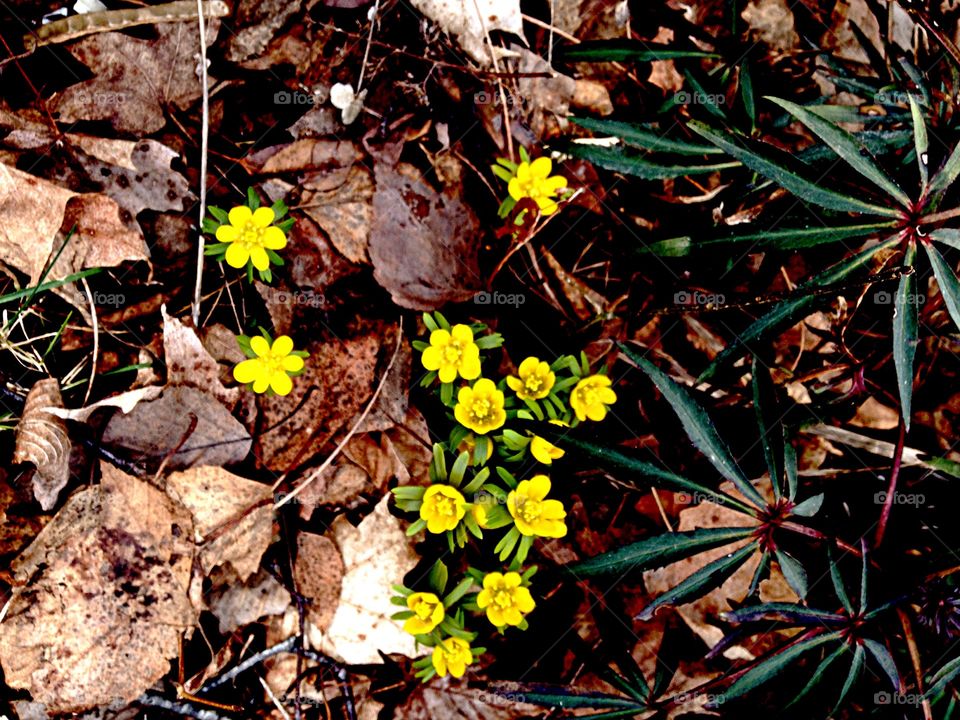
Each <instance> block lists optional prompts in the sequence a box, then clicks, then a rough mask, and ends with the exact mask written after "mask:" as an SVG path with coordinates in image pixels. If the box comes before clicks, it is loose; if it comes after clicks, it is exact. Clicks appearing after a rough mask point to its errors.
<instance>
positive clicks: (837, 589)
mask: <svg viewBox="0 0 960 720" xmlns="http://www.w3.org/2000/svg"><path fill="white" fill-rule="evenodd" d="M827 556H828V558H827V559H828V561H829V563H830V580H831V582H833V592H834V593H835V594H836V596H837V599H838V600H839V601H840V604H841V605H843V607H844V609H845V610H846V611H847V612H848V613H850V614H851V615H853V612H854V610H853V603H852V602H851V601H850V595H849V593H847V586H846V585H845V584H844V582H843V576H842V575H841V574H840V565H839V564H838V563H837V559H836V558H835V557H834V556H833V549H832V548H828V549H827Z"/></svg>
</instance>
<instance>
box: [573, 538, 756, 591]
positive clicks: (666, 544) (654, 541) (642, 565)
mask: <svg viewBox="0 0 960 720" xmlns="http://www.w3.org/2000/svg"><path fill="white" fill-rule="evenodd" d="M753 531H754V529H753V528H750V527H746V528H699V529H697V530H688V531H685V532H674V533H664V534H663V535H657V536H655V537H651V538H647V539H646V540H641V541H639V542H635V543H631V544H630V545H624V546H623V547H619V548H617V549H616V550H611V551H609V552H605V553H603V554H602V555H597V556H595V557H592V558H588V559H586V560H581V561H579V562H575V563H572V564H570V565H565V566H564V567H563V569H564V571H565V572H568V573H570V574H572V575H575V576H577V577H578V578H580V577H594V576H596V575H618V576H620V575H623V574H625V573H627V572H637V571H641V570H652V569H654V568H659V567H663V566H665V565H669V564H670V563H673V562H676V561H677V560H683V559H684V558H688V557H691V556H693V555H697V554H699V553H702V552H705V551H707V550H712V549H713V548H717V547H722V546H723V545H728V544H730V543H733V542H736V541H737V540H744V539H746V538H748V537H750V535H751V534H752V533H753Z"/></svg>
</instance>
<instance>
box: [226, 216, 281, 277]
mask: <svg viewBox="0 0 960 720" xmlns="http://www.w3.org/2000/svg"><path fill="white" fill-rule="evenodd" d="M227 217H228V219H229V222H228V223H226V224H224V225H221V226H220V227H219V228H217V233H216V235H217V240H219V241H220V242H222V243H229V244H230V247H229V248H227V253H226V261H227V264H228V265H229V266H230V267H235V268H242V267H244V266H246V264H247V261H249V262H251V263H253V266H254V267H255V268H256V269H257V270H266V269H267V268H268V267H270V256H269V255H268V254H267V250H280V249H281V248H283V247H285V246H286V244H287V236H286V235H285V234H284V232H283V230H281V229H280V228H278V227H277V226H276V225H274V224H273V221H274V220H275V219H276V213H274V211H273V210H272V209H271V208H268V207H261V208H257V209H256V210H251V209H250V208H249V207H247V206H246V205H240V206H238V207H235V208H233V210H231V211H230V213H229V214H228V216H227Z"/></svg>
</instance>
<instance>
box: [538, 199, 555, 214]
mask: <svg viewBox="0 0 960 720" xmlns="http://www.w3.org/2000/svg"><path fill="white" fill-rule="evenodd" d="M536 201H537V207H538V208H540V212H541V213H542V214H544V215H553V214H554V213H555V212H556V211H557V208H558V207H560V206H559V205H557V203H556V201H555V200H551V199H550V198H548V197H543V196H541V197H538V198H536Z"/></svg>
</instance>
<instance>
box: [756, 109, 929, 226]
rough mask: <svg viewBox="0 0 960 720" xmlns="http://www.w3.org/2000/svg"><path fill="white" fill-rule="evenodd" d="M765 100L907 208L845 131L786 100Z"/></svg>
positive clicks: (894, 187) (900, 194) (902, 194)
mask: <svg viewBox="0 0 960 720" xmlns="http://www.w3.org/2000/svg"><path fill="white" fill-rule="evenodd" d="M767 99H768V100H770V101H772V102H774V103H776V104H777V105H779V106H780V107H782V108H783V109H784V110H786V111H787V112H788V113H790V114H791V115H793V116H794V117H795V118H797V120H799V121H800V122H802V123H803V124H804V125H806V126H807V127H808V128H809V129H810V131H811V132H813V133H814V134H815V135H816V136H817V137H818V138H820V139H821V140H823V142H825V143H826V144H827V145H829V146H830V148H831V149H832V150H833V151H834V152H835V153H836V154H837V155H839V156H840V157H841V158H843V160H844V162H846V163H847V164H848V165H849V166H850V167H852V168H853V169H854V170H856V171H857V172H858V173H860V174H861V175H863V177H865V178H866V179H867V180H869V181H870V182H872V183H873V184H874V185H876V186H877V187H878V188H880V189H881V190H883V191H884V192H886V193H887V194H888V195H889V196H890V197H892V198H894V199H895V200H896V201H897V202H898V203H899V204H900V205H901V206H902V207H907V206H909V205H910V197H909V196H908V195H907V194H906V193H905V192H904V191H903V190H902V189H900V187H899V186H898V185H897V184H896V183H895V182H893V180H891V179H890V178H889V177H887V174H886V173H884V172H883V170H881V169H880V167H879V166H878V165H877V164H876V163H875V162H874V161H873V160H872V159H871V158H870V156H869V154H868V153H867V149H866V148H865V147H864V146H863V145H862V144H861V143H859V142H858V141H857V139H856V138H854V137H853V136H852V135H851V134H850V133H848V132H847V131H846V130H843V129H842V128H840V127H838V126H836V125H834V124H833V123H831V122H829V121H827V120H824V119H823V118H822V117H820V116H819V115H816V114H814V113H812V112H810V111H809V110H807V109H806V108H804V107H802V106H800V105H797V104H795V103H792V102H790V101H788V100H781V99H779V98H775V97H771V98H767Z"/></svg>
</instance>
